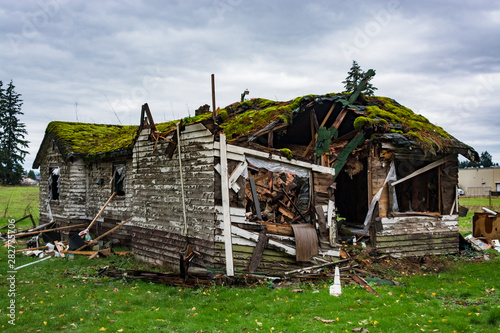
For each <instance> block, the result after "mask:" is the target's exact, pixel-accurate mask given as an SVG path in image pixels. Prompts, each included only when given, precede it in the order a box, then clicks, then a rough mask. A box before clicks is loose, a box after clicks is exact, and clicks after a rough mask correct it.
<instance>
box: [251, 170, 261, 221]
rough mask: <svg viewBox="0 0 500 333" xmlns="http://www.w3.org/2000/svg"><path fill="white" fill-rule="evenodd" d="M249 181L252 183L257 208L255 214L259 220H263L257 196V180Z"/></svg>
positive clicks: (254, 202)
mask: <svg viewBox="0 0 500 333" xmlns="http://www.w3.org/2000/svg"><path fill="white" fill-rule="evenodd" d="M248 180H249V182H250V188H251V190H252V200H253V204H254V206H255V214H256V215H257V218H258V219H259V220H262V215H261V213H260V202H259V196H258V195H257V187H256V186H255V180H254V179H253V177H250V178H248Z"/></svg>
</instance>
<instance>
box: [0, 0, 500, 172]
mask: <svg viewBox="0 0 500 333" xmlns="http://www.w3.org/2000/svg"><path fill="white" fill-rule="evenodd" d="M499 37H500V4H499V3H498V2H497V1H480V2H478V1H460V2H457V1H397V0H387V1H385V0H384V1H350V2H346V1H326V0H325V1H243V0H209V1H132V0H131V1H68V0H47V1H15V2H14V1H7V0H0V48H1V50H2V52H1V53H0V63H1V64H2V66H1V67H0V80H2V81H4V82H8V81H10V79H13V80H14V84H15V85H16V88H17V91H18V93H21V94H22V97H23V100H24V105H23V112H24V113H25V115H24V117H23V119H22V120H23V121H24V122H25V123H26V125H27V129H28V132H29V138H28V139H29V140H30V141H31V146H30V149H29V151H30V155H28V156H27V158H26V163H25V168H30V167H31V163H32V161H33V159H34V155H35V154H36V151H37V150H38V147H39V144H40V141H41V139H42V137H43V132H44V130H45V127H46V125H47V123H48V122H49V121H52V120H66V121H75V120H77V119H78V120H79V121H85V122H98V123H118V119H117V117H116V116H115V112H116V115H117V116H118V118H119V119H120V121H121V122H122V123H124V124H136V123H137V119H138V117H139V112H140V107H141V105H142V104H143V103H145V102H148V103H149V105H150V108H151V110H152V112H153V115H154V117H155V119H156V120H157V121H166V120H171V119H173V118H180V117H184V116H187V115H188V113H191V114H192V113H194V110H195V109H196V108H197V107H198V106H200V105H202V104H205V103H208V104H211V93H210V74H211V73H215V74H216V90H217V104H218V106H220V107H224V106H225V105H227V104H230V103H232V102H235V101H237V100H238V99H239V95H240V93H241V92H242V91H243V90H244V89H246V88H248V89H249V90H250V97H263V98H269V99H278V100H289V99H292V98H295V97H297V96H301V95H305V94H310V93H314V94H324V93H327V92H336V91H341V90H342V89H343V86H342V83H341V81H342V80H344V78H345V76H346V73H347V71H348V69H349V68H350V66H351V62H352V60H357V61H358V62H359V64H360V65H361V67H362V68H363V69H365V70H367V69H369V68H374V69H376V71H377V75H376V76H375V78H374V79H373V84H374V85H375V86H376V87H378V88H379V90H378V91H377V93H378V94H379V95H382V96H388V97H391V98H394V99H396V100H397V101H398V102H400V103H402V104H403V105H405V106H407V107H409V108H411V109H413V110H414V111H415V112H418V113H421V114H423V115H424V116H426V117H427V118H429V120H431V121H433V122H434V123H436V124H438V125H440V126H442V127H443V128H445V129H446V130H447V131H448V132H449V133H451V134H452V135H454V136H456V137H457V138H458V139H460V140H462V141H464V142H465V143H468V144H470V145H472V146H474V147H475V148H476V149H477V150H478V151H479V152H481V151H485V150H487V151H488V152H490V153H491V154H492V155H493V159H494V160H495V161H496V162H500V144H499V143H500V142H498V140H496V139H495V137H496V136H497V133H498V132H499V129H500V124H499V122H500V117H498V115H497V113H498V109H499V107H500V101H498V99H497V98H495V97H496V96H497V95H498V92H499V90H500V58H499V57H498V54H500V43H499V42H498V41H499V40H500V38H499Z"/></svg>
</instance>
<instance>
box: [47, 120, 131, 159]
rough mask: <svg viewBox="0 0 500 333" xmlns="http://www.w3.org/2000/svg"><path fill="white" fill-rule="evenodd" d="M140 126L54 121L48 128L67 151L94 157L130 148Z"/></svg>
mask: <svg viewBox="0 0 500 333" xmlns="http://www.w3.org/2000/svg"><path fill="white" fill-rule="evenodd" d="M137 129H138V126H117V125H101V124H85V123H75V122H61V121H53V122H51V123H49V125H48V126H47V133H52V134H53V135H54V136H55V137H56V138H57V140H58V141H59V142H60V143H61V144H62V145H63V146H64V147H65V149H66V150H68V151H72V152H74V153H77V154H83V155H93V154H100V153H107V152H110V151H113V150H117V149H122V148H128V147H130V145H131V144H132V142H133V140H134V138H135V136H136V134H137Z"/></svg>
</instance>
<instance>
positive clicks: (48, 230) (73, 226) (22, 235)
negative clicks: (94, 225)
mask: <svg viewBox="0 0 500 333" xmlns="http://www.w3.org/2000/svg"><path fill="white" fill-rule="evenodd" d="M84 225H85V224H84V223H82V224H75V225H69V226H67V227H59V228H54V229H46V230H39V231H32V232H26V233H23V234H15V235H14V236H15V238H18V237H26V236H31V235H38V234H42V233H44V232H50V231H57V230H65V229H71V228H78V227H83V226H84Z"/></svg>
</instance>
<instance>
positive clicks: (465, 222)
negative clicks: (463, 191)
mask: <svg viewBox="0 0 500 333" xmlns="http://www.w3.org/2000/svg"><path fill="white" fill-rule="evenodd" d="M458 204H459V205H460V206H465V207H467V208H468V209H469V211H468V212H467V216H465V217H460V218H459V220H458V222H459V223H458V224H459V228H460V231H461V232H463V233H467V232H469V233H470V232H472V216H474V213H475V212H481V211H483V210H482V207H486V208H489V204H490V203H489V199H488V198H467V197H460V198H459V199H458ZM491 206H492V207H491V209H492V210H494V211H497V212H498V211H500V198H498V197H496V198H492V199H491Z"/></svg>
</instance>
